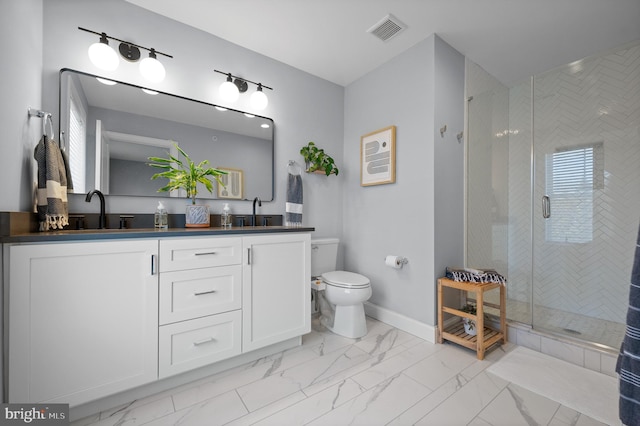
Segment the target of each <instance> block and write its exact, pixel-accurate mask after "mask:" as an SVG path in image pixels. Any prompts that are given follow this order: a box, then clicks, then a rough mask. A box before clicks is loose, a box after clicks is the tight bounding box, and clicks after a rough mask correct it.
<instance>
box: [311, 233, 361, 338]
mask: <svg viewBox="0 0 640 426" xmlns="http://www.w3.org/2000/svg"><path fill="white" fill-rule="evenodd" d="M339 242H340V241H339V240H338V239H337V238H327V239H321V240H311V276H312V277H314V278H320V279H322V283H323V284H324V285H325V298H326V299H327V301H328V302H329V303H330V304H331V307H332V308H335V314H334V319H333V325H332V324H324V325H325V326H326V327H327V328H328V329H329V330H331V331H332V332H334V333H336V334H339V335H341V336H345V337H350V338H354V339H355V338H358V337H362V336H364V335H365V334H367V323H366V320H365V315H364V306H363V302H365V301H366V300H368V299H369V298H370V297H371V283H370V282H369V279H368V278H367V277H365V276H363V275H360V274H356V273H353V272H347V271H336V270H335V269H336V262H337V260H338V243H339Z"/></svg>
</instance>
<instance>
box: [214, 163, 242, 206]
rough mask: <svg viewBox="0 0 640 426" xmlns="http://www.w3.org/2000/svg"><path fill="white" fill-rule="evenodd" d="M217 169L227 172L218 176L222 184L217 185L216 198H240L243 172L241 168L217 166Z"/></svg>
mask: <svg viewBox="0 0 640 426" xmlns="http://www.w3.org/2000/svg"><path fill="white" fill-rule="evenodd" d="M218 169H220V170H224V171H225V172H227V174H226V175H222V176H220V180H221V181H222V183H223V184H224V186H222V185H218V198H230V199H233V200H242V197H243V196H244V174H243V173H242V170H240V169H229V168H226V167H219V168H218Z"/></svg>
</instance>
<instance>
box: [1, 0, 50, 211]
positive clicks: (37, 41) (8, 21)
mask: <svg viewBox="0 0 640 426" xmlns="http://www.w3.org/2000/svg"><path fill="white" fill-rule="evenodd" d="M0 52H2V55H3V56H4V61H3V63H2V78H0V93H1V94H2V96H1V98H0V129H2V141H0V145H1V146H2V155H0V181H1V182H2V191H1V193H2V196H0V211H20V210H23V211H24V210H31V209H33V204H34V201H33V196H32V194H33V185H32V181H33V178H34V175H33V167H32V159H33V148H35V146H36V144H37V141H38V139H39V138H40V136H41V135H42V120H41V119H39V118H32V119H28V118H27V108H29V107H33V108H35V109H39V108H40V106H41V105H40V104H41V96H42V0H23V1H6V0H3V1H2V3H1V4H0Z"/></svg>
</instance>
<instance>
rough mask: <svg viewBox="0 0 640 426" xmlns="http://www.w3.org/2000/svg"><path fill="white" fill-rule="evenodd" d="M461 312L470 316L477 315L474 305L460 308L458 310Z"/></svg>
mask: <svg viewBox="0 0 640 426" xmlns="http://www.w3.org/2000/svg"><path fill="white" fill-rule="evenodd" d="M460 310H461V311H462V312H466V313H468V314H471V315H475V314H476V313H477V308H476V305H475V304H474V303H467V304H466V305H464V306H463V307H462V308H460Z"/></svg>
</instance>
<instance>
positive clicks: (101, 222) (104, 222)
mask: <svg viewBox="0 0 640 426" xmlns="http://www.w3.org/2000/svg"><path fill="white" fill-rule="evenodd" d="M93 194H98V197H99V198H100V219H99V220H98V229H104V228H106V227H107V216H106V215H105V213H104V195H103V194H102V192H100V191H98V190H97V189H94V190H93V191H90V192H88V193H87V198H85V199H84V200H85V201H86V202H87V203H90V202H91V197H93Z"/></svg>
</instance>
